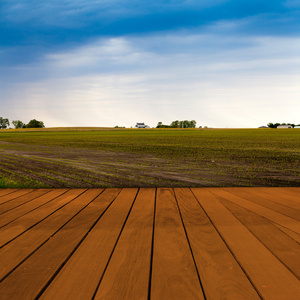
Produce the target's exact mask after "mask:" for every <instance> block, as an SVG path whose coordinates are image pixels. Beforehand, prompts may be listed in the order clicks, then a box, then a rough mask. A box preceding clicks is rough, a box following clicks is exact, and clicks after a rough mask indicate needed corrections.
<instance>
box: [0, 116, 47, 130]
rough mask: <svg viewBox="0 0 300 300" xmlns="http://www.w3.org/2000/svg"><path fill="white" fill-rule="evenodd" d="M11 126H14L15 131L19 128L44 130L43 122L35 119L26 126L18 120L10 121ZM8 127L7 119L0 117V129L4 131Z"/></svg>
mask: <svg viewBox="0 0 300 300" xmlns="http://www.w3.org/2000/svg"><path fill="white" fill-rule="evenodd" d="M12 124H13V125H14V126H15V128H16V129H20V128H44V127H45V125H44V122H42V121H37V120H36V119H32V120H30V121H29V123H28V124H25V123H23V122H22V121H20V120H14V121H12ZM9 125H10V123H9V120H8V119H7V118H2V117H0V129H6V128H7V127H8V126H9Z"/></svg>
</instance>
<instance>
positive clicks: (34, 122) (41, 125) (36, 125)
mask: <svg viewBox="0 0 300 300" xmlns="http://www.w3.org/2000/svg"><path fill="white" fill-rule="evenodd" d="M26 127H27V128H44V127H45V125H44V123H43V122H42V121H37V120H36V119H33V120H30V121H29V123H28V124H27V125H26Z"/></svg>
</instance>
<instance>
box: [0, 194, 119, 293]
mask: <svg viewBox="0 0 300 300" xmlns="http://www.w3.org/2000/svg"><path fill="white" fill-rule="evenodd" d="M101 191H102V190H101V189H90V190H88V191H87V192H86V193H85V194H84V200H85V201H86V202H90V203H89V204H88V205H87V206H86V207H85V208H84V209H83V210H82V211H80V212H79V213H78V214H77V215H75V217H74V218H73V219H72V220H70V222H68V223H67V224H66V225H65V226H64V227H62V228H61V229H60V230H59V231H58V232H57V233H56V234H55V235H53V236H52V237H51V239H49V240H48V241H47V242H46V243H45V244H43V245H42V247H41V248H39V249H38V250H37V251H36V252H35V253H33V254H32V255H31V256H30V257H29V258H28V259H27V260H26V261H25V262H24V263H22V264H21V265H20V266H19V267H18V268H17V269H16V270H15V271H14V272H13V273H12V274H11V275H10V276H9V277H7V278H6V279H5V280H4V281H3V282H2V283H1V284H0V294H1V295H2V297H3V298H5V299H12V297H15V298H16V299H33V298H36V297H38V296H39V294H40V293H41V292H42V291H43V289H44V288H45V287H47V284H48V282H49V281H50V280H51V278H52V277H53V276H54V275H55V274H56V273H57V272H58V270H59V269H60V268H61V267H62V266H63V264H64V263H65V262H66V261H67V259H68V258H69V256H70V255H71V254H72V252H73V251H74V249H76V247H77V246H78V245H79V244H80V242H82V240H83V239H84V238H85V236H86V235H87V234H88V232H89V230H91V228H92V227H93V226H94V224H95V222H97V220H98V219H99V218H100V216H101V215H102V213H103V212H104V211H105V209H106V208H107V206H108V205H110V203H111V202H112V201H113V200H114V198H115V197H116V196H117V195H118V193H119V192H120V190H119V189H111V190H107V191H106V192H105V193H103V194H101V195H99V193H100V192H101ZM98 195H99V196H98ZM97 196H98V197H97ZM95 197H97V198H96V199H95ZM16 283H17V285H16Z"/></svg>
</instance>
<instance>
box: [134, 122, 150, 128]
mask: <svg viewBox="0 0 300 300" xmlns="http://www.w3.org/2000/svg"><path fill="white" fill-rule="evenodd" d="M134 127H135V128H150V126H148V125H146V124H145V123H136V125H135V126H134Z"/></svg>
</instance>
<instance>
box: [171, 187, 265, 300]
mask: <svg viewBox="0 0 300 300" xmlns="http://www.w3.org/2000/svg"><path fill="white" fill-rule="evenodd" d="M175 194H176V198H177V201H178V205H179V208H180V212H181V215H182V219H183V223H184V225H185V229H186V231H187V235H188V238H189V241H190V244H191V248H192V250H193V254H194V258H195V261H196V265H197V269H198V271H199V275H200V279H201V282H202V285H203V289H204V292H205V296H206V299H211V300H214V299H238V300H239V299H245V300H246V299H251V300H252V299H260V297H259V296H258V294H257V292H256V291H255V289H254V287H253V286H252V284H251V283H250V281H249V280H248V278H247V276H246V275H245V273H244V272H243V270H242V269H241V268H240V266H239V264H238V263H237V262H236V260H235V258H234V257H233V256H232V254H231V252H230V251H229V249H228V248H227V246H226V244H225V243H224V241H223V240H222V239H221V237H220V235H219V234H218V232H217V231H216V230H215V228H214V226H213V225H212V223H211V222H210V220H209V218H208V217H207V216H206V214H205V212H204V211H203V209H202V208H201V206H200V205H199V203H198V202H197V200H196V199H195V197H194V195H193V194H192V192H191V191H190V189H187V188H181V189H179V188H176V189H175ZM216 286H217V287H218V288H216Z"/></svg>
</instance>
